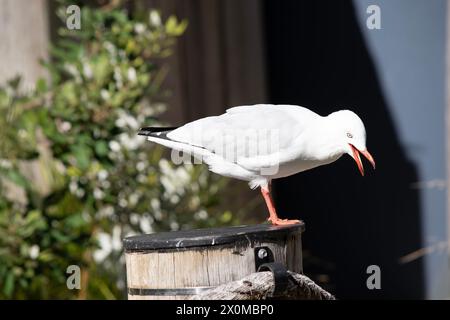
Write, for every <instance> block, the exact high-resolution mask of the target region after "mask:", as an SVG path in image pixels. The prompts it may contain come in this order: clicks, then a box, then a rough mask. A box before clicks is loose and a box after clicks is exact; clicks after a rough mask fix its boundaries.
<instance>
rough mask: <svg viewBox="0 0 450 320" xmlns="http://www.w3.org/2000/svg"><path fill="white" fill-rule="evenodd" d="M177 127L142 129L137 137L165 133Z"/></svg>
mask: <svg viewBox="0 0 450 320" xmlns="http://www.w3.org/2000/svg"><path fill="white" fill-rule="evenodd" d="M177 128H178V127H144V128H140V129H139V131H138V135H139V136H151V135H152V134H153V133H158V132H167V131H172V130H174V129H177Z"/></svg>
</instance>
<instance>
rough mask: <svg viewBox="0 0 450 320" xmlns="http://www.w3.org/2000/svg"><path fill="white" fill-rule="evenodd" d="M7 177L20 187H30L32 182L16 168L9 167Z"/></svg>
mask: <svg viewBox="0 0 450 320" xmlns="http://www.w3.org/2000/svg"><path fill="white" fill-rule="evenodd" d="M5 177H6V178H7V179H8V180H9V181H11V182H14V183H15V184H16V185H18V186H19V187H22V188H25V189H29V187H30V184H29V182H28V180H27V179H26V178H25V177H24V176H23V175H22V174H21V173H20V172H19V171H17V170H15V169H9V170H6V173H5Z"/></svg>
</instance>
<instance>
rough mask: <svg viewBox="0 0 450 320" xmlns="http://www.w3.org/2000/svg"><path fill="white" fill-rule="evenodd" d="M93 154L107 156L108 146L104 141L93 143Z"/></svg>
mask: <svg viewBox="0 0 450 320" xmlns="http://www.w3.org/2000/svg"><path fill="white" fill-rule="evenodd" d="M95 153H96V154H97V155H98V156H100V157H103V156H106V155H107V154H108V144H107V143H106V142H105V141H102V140H100V141H97V142H96V143H95Z"/></svg>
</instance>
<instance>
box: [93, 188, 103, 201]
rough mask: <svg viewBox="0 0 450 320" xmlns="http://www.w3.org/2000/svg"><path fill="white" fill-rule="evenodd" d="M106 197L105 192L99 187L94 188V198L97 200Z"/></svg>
mask: <svg viewBox="0 0 450 320" xmlns="http://www.w3.org/2000/svg"><path fill="white" fill-rule="evenodd" d="M104 197H105V193H104V192H103V191H102V190H100V189H99V188H95V189H94V198H95V199H97V200H101V199H103V198H104Z"/></svg>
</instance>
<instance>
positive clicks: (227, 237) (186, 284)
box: [124, 224, 304, 300]
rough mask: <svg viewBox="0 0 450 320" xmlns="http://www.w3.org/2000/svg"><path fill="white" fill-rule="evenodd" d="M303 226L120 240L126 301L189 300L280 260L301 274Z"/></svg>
mask: <svg viewBox="0 0 450 320" xmlns="http://www.w3.org/2000/svg"><path fill="white" fill-rule="evenodd" d="M303 231H304V224H297V225H290V226H272V225H268V224H261V225H253V226H237V227H228V228H213V229H198V230H190V231H173V232H163V233H155V234H148V235H140V236H133V237H128V238H126V239H125V240H124V248H125V257H126V269H127V286H128V298H129V299H133V300H136V299H147V300H158V299H170V300H173V299H187V298H189V297H191V296H192V295H195V294H198V293H200V292H203V291H205V290H208V289H211V288H213V287H215V286H218V285H221V284H224V283H228V282H231V281H236V280H239V279H241V278H243V277H245V276H247V275H249V274H251V273H254V272H256V271H257V269H258V267H259V265H261V264H263V263H268V262H280V263H281V264H283V265H284V266H285V267H286V268H287V269H288V270H291V271H294V272H297V273H302V271H303V270H302V246H301V233H302V232H303Z"/></svg>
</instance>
